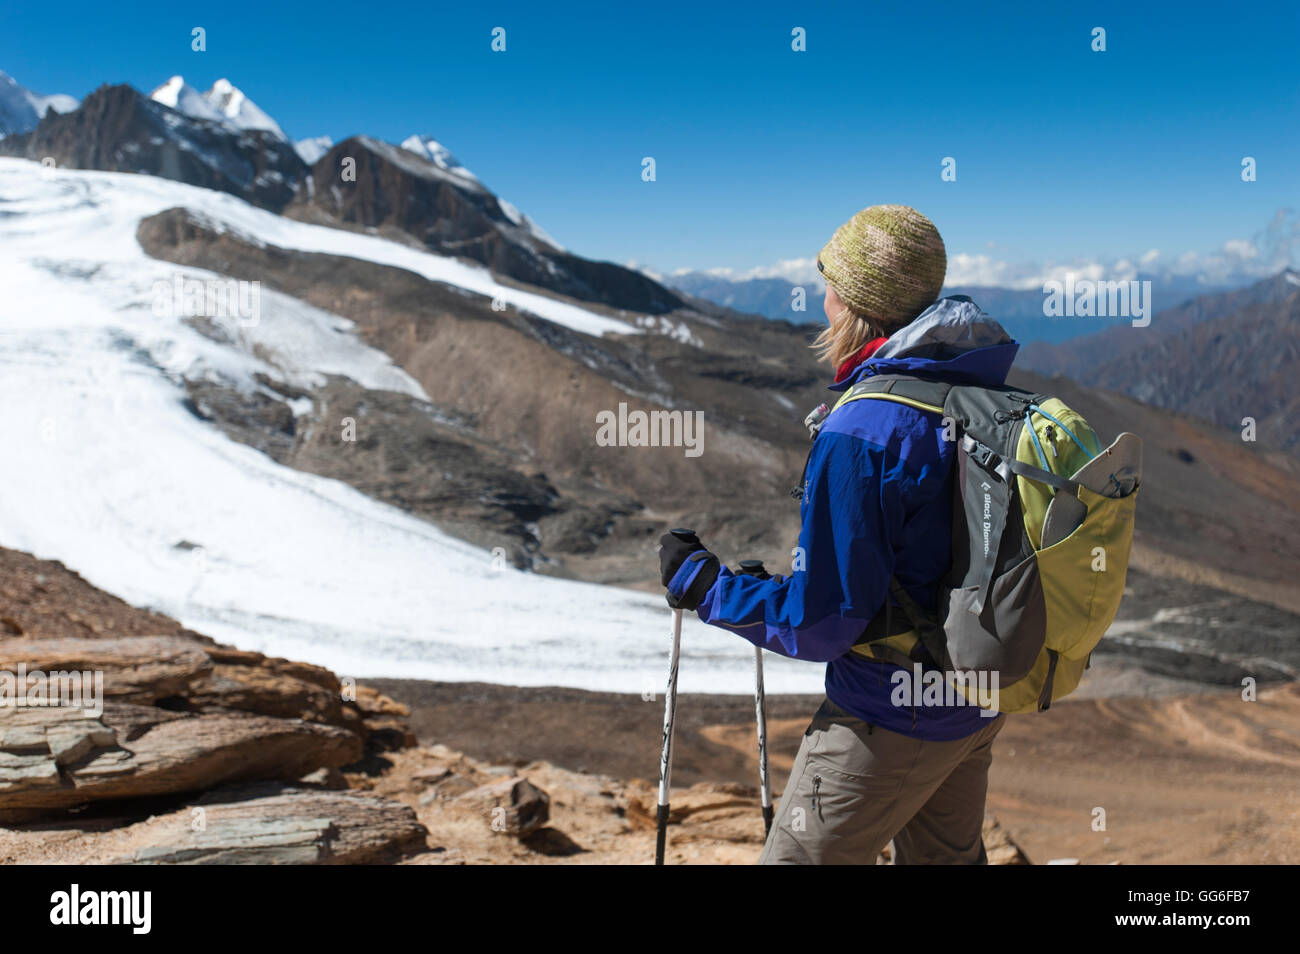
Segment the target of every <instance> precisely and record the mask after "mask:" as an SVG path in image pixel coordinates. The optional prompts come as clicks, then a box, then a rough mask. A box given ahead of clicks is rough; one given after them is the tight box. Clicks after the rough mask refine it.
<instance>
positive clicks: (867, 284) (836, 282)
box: [817, 205, 948, 327]
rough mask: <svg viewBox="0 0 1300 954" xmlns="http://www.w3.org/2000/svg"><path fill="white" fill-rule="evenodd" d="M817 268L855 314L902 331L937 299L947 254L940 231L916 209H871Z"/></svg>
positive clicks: (824, 253)
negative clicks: (899, 328) (901, 328)
mask: <svg viewBox="0 0 1300 954" xmlns="http://www.w3.org/2000/svg"><path fill="white" fill-rule="evenodd" d="M817 267H818V269H820V270H821V273H822V276H823V277H824V278H825V279H826V281H827V282H828V283H830V285H832V286H833V287H834V288H835V293H836V294H837V295H839V296H840V300H841V301H843V302H844V304H846V305H848V306H849V307H850V308H852V309H853V310H854V311H855V312H857V313H858V314H861V315H866V316H867V317H868V318H872V319H874V320H875V321H877V322H879V323H880V324H881V325H883V326H886V327H901V326H902V325H905V324H907V323H908V322H909V321H911V320H912V319H913V318H915V317H916V316H917V315H919V314H920V313H921V312H922V311H924V310H925V309H926V308H927V307H929V306H930V305H932V304H933V303H934V302H935V300H936V299H937V298H938V297H939V290H940V289H941V288H942V287H943V279H944V276H945V275H946V274H947V271H948V254H947V252H946V251H945V250H944V247H943V239H942V238H940V237H939V230H938V229H936V228H935V227H934V223H933V222H931V221H930V220H929V219H927V218H926V217H925V216H924V215H922V214H921V213H920V212H918V211H916V209H913V208H911V207H909V206H906V205H873V206H871V207H870V208H868V209H863V210H862V211H861V212H859V213H858V214H857V215H855V216H853V218H851V219H849V220H848V221H847V222H845V223H844V224H843V225H841V226H840V227H839V229H837V230H836V232H835V234H834V235H833V236H831V240H830V241H829V242H828V243H826V247H825V248H824V249H822V250H821V254H820V255H818V256H817Z"/></svg>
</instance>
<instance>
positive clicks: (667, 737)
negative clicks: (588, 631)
mask: <svg viewBox="0 0 1300 954" xmlns="http://www.w3.org/2000/svg"><path fill="white" fill-rule="evenodd" d="M668 532H669V533H671V534H672V535H673V536H675V537H676V538H677V539H678V540H684V541H689V540H691V539H693V538H695V531H694V530H670V531H668ZM681 648H682V611H681V610H680V609H674V610H673V648H672V651H671V652H670V653H669V656H668V691H667V692H666V693H664V740H663V751H662V752H660V754H659V812H658V818H657V822H656V823H657V825H658V829H659V830H658V832H657V833H656V836H655V864H656V865H662V864H663V863H664V847H665V846H666V843H667V841H668V788H669V786H670V785H671V783H672V775H673V721H674V719H675V718H676V716H677V658H678V656H679V655H680V654H681Z"/></svg>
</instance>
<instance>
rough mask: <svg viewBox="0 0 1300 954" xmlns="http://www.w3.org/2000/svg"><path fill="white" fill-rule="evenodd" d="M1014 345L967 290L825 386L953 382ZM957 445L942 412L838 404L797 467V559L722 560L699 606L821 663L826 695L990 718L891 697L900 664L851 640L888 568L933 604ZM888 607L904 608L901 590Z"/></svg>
mask: <svg viewBox="0 0 1300 954" xmlns="http://www.w3.org/2000/svg"><path fill="white" fill-rule="evenodd" d="M1019 347H1020V346H1019V345H1018V344H1016V343H1015V342H1013V341H1012V340H1011V338H1010V337H1009V336H1008V335H1007V333H1006V331H1005V330H1003V328H1002V326H1001V325H999V324H998V323H997V322H996V321H994V320H993V319H992V318H990V317H989V316H988V315H986V314H985V313H984V312H982V311H981V310H980V309H979V307H978V306H977V305H975V304H974V303H973V302H972V301H970V300H969V299H968V298H965V297H964V296H957V297H954V298H944V299H941V300H939V301H938V302H936V303H935V304H933V305H931V306H930V307H929V308H928V309H926V311H924V312H922V313H921V314H920V315H919V316H917V318H915V319H914V320H913V321H912V322H911V323H909V324H908V325H907V326H905V327H904V328H901V329H899V330H898V331H897V332H895V333H894V334H893V335H892V336H890V338H889V339H888V340H887V341H886V342H885V343H884V344H883V345H881V346H880V348H878V349H877V350H876V352H875V353H874V354H873V355H871V356H870V357H868V358H867V359H866V360H865V361H864V362H863V363H862V364H861V365H860V366H859V367H857V368H856V369H855V370H854V372H853V373H852V374H851V375H849V377H848V378H847V379H846V380H844V381H842V382H840V383H838V384H835V385H832V386H831V387H832V389H833V390H838V391H843V390H845V389H847V388H849V387H851V386H852V385H853V384H855V383H857V382H858V381H859V380H861V379H863V378H864V377H867V376H869V375H873V374H916V373H918V372H921V373H924V374H927V375H932V376H937V377H940V378H942V379H943V380H947V381H952V382H953V383H955V384H979V385H997V384H1002V383H1004V381H1005V379H1006V375H1007V372H1008V370H1010V368H1011V363H1012V361H1013V360H1014V359H1015V356H1016V351H1017V350H1018V349H1019ZM954 452H955V448H954V446H953V442H952V441H946V440H944V439H943V436H942V424H941V415H939V414H935V413H932V412H927V411H923V410H920V409H917V408H913V407H910V406H908V405H905V404H899V403H896V402H893V401H879V400H859V401H852V402H849V403H848V404H845V405H843V406H842V407H840V408H837V409H835V410H833V411H832V412H831V413H830V415H829V416H828V417H827V418H826V420H825V421H824V423H823V424H822V427H821V430H820V432H819V433H818V435H817V438H816V440H815V441H814V442H813V446H812V450H811V454H810V456H809V459H808V465H807V469H806V471H805V483H804V493H803V500H802V503H801V505H800V515H801V523H802V527H801V529H800V531H799V546H800V547H801V548H802V554H803V557H804V560H803V563H802V567H801V568H798V569H795V570H794V572H793V573H792V574H791V575H790V576H788V577H774V578H772V579H768V580H761V579H758V578H757V577H753V576H746V575H738V574H735V573H733V572H732V571H731V570H729V569H728V568H726V567H725V566H724V567H722V569H721V570H720V572H719V573H718V578H717V581H716V582H715V583H714V584H713V586H712V587H711V588H710V589H709V592H708V594H707V595H706V596H705V598H704V600H703V602H701V604H700V606H699V610H698V612H699V616H700V619H702V620H704V622H706V623H709V624H711V625H713V626H720V627H722V628H724V629H728V630H731V631H732V632H734V633H736V634H738V635H740V636H743V637H744V638H745V639H747V640H749V641H750V642H751V643H753V644H754V645H756V646H761V647H762V648H763V649H766V650H769V651H771V652H774V653H780V654H781V655H783V656H788V657H791V658H793V659H806V660H809V661H811V662H825V663H827V666H826V695H827V697H828V698H829V699H830V700H831V701H832V702H833V703H835V704H836V705H838V706H839V707H840V708H842V709H844V710H846V711H848V712H849V713H851V714H853V715H855V716H857V717H858V718H860V719H863V720H864V721H866V722H868V723H870V724H871V725H874V726H882V727H884V728H886V729H889V730H891V731H893V732H899V733H902V734H904V735H908V736H912V737H914V738H920V739H928V740H951V739H960V738H965V737H966V736H968V735H970V734H972V733H974V732H977V731H979V730H980V729H982V728H985V727H986V726H988V724H989V722H990V719H989V717H988V716H981V715H980V712H981V710H980V709H979V708H978V707H977V706H973V705H960V706H959V705H954V706H947V707H945V706H933V705H930V706H915V707H907V708H904V707H900V706H897V705H895V704H894V703H893V702H892V701H891V699H890V696H891V693H892V692H893V691H894V685H895V684H894V682H893V681H892V680H891V677H892V676H893V675H894V673H896V672H898V671H900V667H898V666H894V665H889V664H884V663H880V662H877V661H872V660H869V659H866V658H864V657H862V656H860V655H858V654H857V653H853V652H850V651H849V650H850V647H852V646H853V644H854V642H855V641H856V640H857V639H858V637H859V636H861V635H862V632H863V630H864V629H865V628H866V625H867V623H868V622H870V620H871V619H872V617H873V616H875V615H876V613H877V611H879V610H880V609H881V607H882V606H883V605H884V602H885V599H886V598H887V595H888V592H889V578H890V576H891V574H892V575H894V576H897V577H898V581H899V583H900V584H901V585H902V586H903V587H904V588H905V589H906V590H907V591H908V593H910V594H911V595H912V597H913V598H914V599H916V600H917V601H918V602H919V603H921V604H922V605H924V606H927V607H931V608H933V607H934V606H935V605H936V601H937V599H938V584H939V581H940V580H941V578H942V577H943V576H944V574H945V573H946V572H947V570H948V566H949V563H950V562H951V558H952V537H951V533H952V508H953V501H952V495H953V477H952V474H953V457H954ZM795 562H796V566H799V561H798V560H796V561H795ZM695 572H698V565H692V564H686V565H685V566H684V567H683V572H682V573H679V574H678V577H677V578H674V579H673V580H672V582H671V583H670V585H669V589H670V590H671V591H672V592H673V593H674V595H680V594H681V593H682V592H683V591H684V590H685V589H686V587H687V586H689V585H690V582H691V579H692V578H693V577H694V574H695ZM893 612H894V613H896V614H901V613H902V611H901V609H899V608H898V606H897V604H896V603H895V604H894V608H893ZM909 675H910V674H909ZM998 718H1001V716H999V717H998Z"/></svg>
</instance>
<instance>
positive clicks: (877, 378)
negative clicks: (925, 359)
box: [835, 374, 952, 414]
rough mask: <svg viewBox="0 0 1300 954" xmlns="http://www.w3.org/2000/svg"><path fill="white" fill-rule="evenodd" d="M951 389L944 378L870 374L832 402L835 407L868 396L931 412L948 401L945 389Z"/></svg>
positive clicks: (936, 412)
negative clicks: (940, 379) (929, 379)
mask: <svg viewBox="0 0 1300 954" xmlns="http://www.w3.org/2000/svg"><path fill="white" fill-rule="evenodd" d="M951 390H952V385H951V384H949V383H948V382H946V381H928V380H925V379H923V378H912V377H908V376H906V375H902V374H873V375H872V376H871V377H868V378H863V379H862V380H861V381H859V382H858V383H857V384H855V385H853V387H851V388H849V389H848V390H847V391H845V392H844V395H843V397H841V398H840V399H839V400H838V401H836V402H835V407H837V408H838V407H840V406H841V405H843V404H848V403H849V402H850V401H860V400H863V399H864V398H871V399H874V400H877V401H893V402H895V403H897V404H906V405H908V406H909V407H914V408H917V409H918V410H921V411H928V412H930V413H931V414H942V413H943V405H944V402H945V401H947V400H948V392H949V391H951Z"/></svg>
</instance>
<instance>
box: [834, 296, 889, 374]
mask: <svg viewBox="0 0 1300 954" xmlns="http://www.w3.org/2000/svg"><path fill="white" fill-rule="evenodd" d="M900 327H902V326H901V325H885V324H884V323H882V322H879V321H877V320H876V319H874V318H869V317H867V316H866V315H863V314H861V313H859V312H856V311H854V310H853V309H852V308H850V307H849V306H848V305H845V306H844V307H843V308H841V309H840V310H839V312H838V313H837V314H836V315H835V317H834V318H832V319H831V321H830V324H828V325H827V326H826V327H825V328H823V329H822V331H821V334H819V335H818V336H817V337H816V339H815V340H814V341H813V343H812V348H813V350H815V351H816V352H817V357H818V358H819V359H821V360H822V361H829V362H830V364H831V367H833V368H838V367H839V366H840V365H842V364H843V363H844V362H845V361H847V360H848V359H849V358H851V357H853V356H854V355H855V354H857V353H858V352H859V351H861V350H862V347H863V345H865V344H866V343H867V342H868V341H873V340H875V339H876V338H885V337H888V336H889V335H891V334H893V333H894V332H895V331H897V330H898V328H900Z"/></svg>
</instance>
